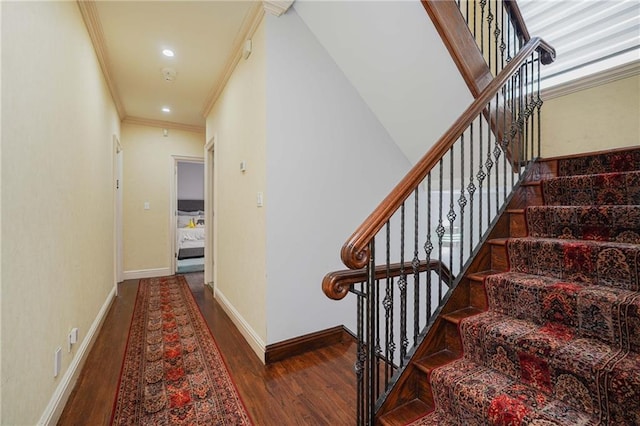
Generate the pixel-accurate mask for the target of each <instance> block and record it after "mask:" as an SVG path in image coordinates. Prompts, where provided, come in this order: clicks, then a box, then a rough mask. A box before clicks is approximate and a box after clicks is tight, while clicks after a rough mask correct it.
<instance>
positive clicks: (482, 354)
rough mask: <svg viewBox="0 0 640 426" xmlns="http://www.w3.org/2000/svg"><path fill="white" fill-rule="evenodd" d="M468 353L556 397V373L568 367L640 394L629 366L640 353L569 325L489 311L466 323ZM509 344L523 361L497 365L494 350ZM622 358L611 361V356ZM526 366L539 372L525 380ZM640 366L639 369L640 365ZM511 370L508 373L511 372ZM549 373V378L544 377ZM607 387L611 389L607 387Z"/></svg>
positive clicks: (586, 377)
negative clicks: (577, 331)
mask: <svg viewBox="0 0 640 426" xmlns="http://www.w3.org/2000/svg"><path fill="white" fill-rule="evenodd" d="M461 337H462V340H463V342H465V350H466V352H465V353H466V355H465V356H466V357H467V359H468V360H471V361H473V362H474V363H476V364H478V365H484V366H488V365H490V363H491V366H492V367H494V368H496V369H503V370H501V371H499V372H500V373H501V374H503V375H510V376H511V379H513V380H517V379H520V381H522V382H523V383H525V384H527V385H528V386H534V387H535V388H536V389H538V390H541V391H544V393H546V394H549V395H552V394H553V393H554V391H555V388H554V386H559V384H558V383H557V382H554V381H552V380H551V377H552V374H553V371H560V370H562V369H568V370H569V371H570V373H571V375H572V376H574V377H577V378H578V379H579V380H581V381H583V382H584V383H589V381H591V380H594V378H596V379H597V377H600V376H601V375H608V377H610V378H611V382H609V385H608V386H609V387H612V388H613V387H616V386H621V387H622V388H624V389H628V391H629V392H630V393H629V394H630V395H633V394H634V393H635V394H637V393H640V376H637V375H635V376H634V375H627V374H626V372H625V369H629V368H634V367H633V366H638V365H640V354H638V353H635V352H633V351H626V352H624V353H621V351H620V349H619V348H618V347H616V346H612V345H609V344H606V343H604V342H602V341H598V340H596V339H592V338H586V337H582V336H576V335H572V333H570V332H567V330H566V328H563V327H555V326H553V325H540V324H534V323H533V322H531V321H527V320H521V319H515V318H512V317H510V316H508V315H504V314H501V313H498V312H495V311H487V312H485V313H484V314H482V315H478V316H476V317H474V318H472V319H470V320H469V321H468V322H466V323H465V324H463V325H462V326H461ZM507 346H508V347H509V348H510V349H509V351H513V353H514V354H515V353H517V354H518V355H517V357H518V359H519V361H518V362H517V363H513V364H510V363H502V362H501V363H498V364H496V363H494V359H496V358H495V356H494V355H493V351H494V350H495V349H496V348H506V347H507ZM613 359H616V362H615V363H614V364H611V365H609V362H608V361H607V360H613ZM523 366H527V367H530V366H535V367H536V369H537V370H536V371H537V373H536V374H538V375H537V376H531V377H529V378H525V377H524V375H525V372H527V370H526V369H525V370H523V371H521V370H522V369H524V368H525V367H523ZM636 368H637V367H636ZM507 373H508V374H507ZM544 377H548V378H547V379H544ZM605 391H609V389H606V390H605Z"/></svg>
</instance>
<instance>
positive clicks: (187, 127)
mask: <svg viewBox="0 0 640 426" xmlns="http://www.w3.org/2000/svg"><path fill="white" fill-rule="evenodd" d="M122 123H124V124H137V125H140V126H149V127H160V128H163V129H174V130H184V131H187V132H194V133H204V131H205V127H204V126H196V125H193V124H183V123H176V122H174V121H165V120H154V119H151V118H142V117H132V116H130V115H127V116H126V117H125V118H123V119H122Z"/></svg>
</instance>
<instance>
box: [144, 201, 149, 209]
mask: <svg viewBox="0 0 640 426" xmlns="http://www.w3.org/2000/svg"><path fill="white" fill-rule="evenodd" d="M150 208H151V207H149V202H148V201H145V202H144V209H145V210H149V209H150Z"/></svg>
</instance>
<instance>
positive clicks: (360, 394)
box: [354, 283, 367, 425]
mask: <svg viewBox="0 0 640 426" xmlns="http://www.w3.org/2000/svg"><path fill="white" fill-rule="evenodd" d="M359 286H360V294H358V295H357V298H358V302H357V316H356V330H357V331H356V335H357V338H358V349H357V354H356V362H355V364H354V371H355V373H356V387H357V389H356V393H357V395H356V396H357V404H356V405H357V408H356V417H357V421H358V424H359V425H362V424H365V420H366V413H365V404H366V401H365V399H366V398H365V386H364V371H365V360H366V353H367V348H366V344H365V342H364V312H363V311H364V306H363V305H364V296H363V295H364V288H365V283H360V284H359Z"/></svg>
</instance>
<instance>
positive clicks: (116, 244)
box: [112, 134, 124, 295]
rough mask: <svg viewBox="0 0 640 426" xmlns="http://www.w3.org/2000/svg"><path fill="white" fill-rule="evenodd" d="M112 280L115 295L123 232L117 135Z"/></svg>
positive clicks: (118, 141)
mask: <svg viewBox="0 0 640 426" xmlns="http://www.w3.org/2000/svg"><path fill="white" fill-rule="evenodd" d="M112 140H113V182H112V184H113V236H114V237H113V278H114V287H115V290H116V295H118V283H120V282H122V270H123V257H122V256H123V232H122V208H123V206H122V202H123V197H122V192H123V191H122V186H123V179H122V173H123V167H122V166H123V155H124V154H123V150H122V145H121V144H120V139H119V138H118V135H115V134H114V135H113V137H112Z"/></svg>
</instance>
